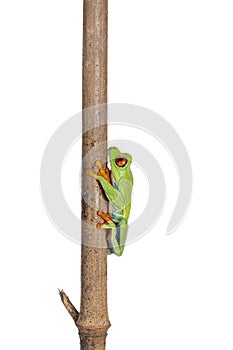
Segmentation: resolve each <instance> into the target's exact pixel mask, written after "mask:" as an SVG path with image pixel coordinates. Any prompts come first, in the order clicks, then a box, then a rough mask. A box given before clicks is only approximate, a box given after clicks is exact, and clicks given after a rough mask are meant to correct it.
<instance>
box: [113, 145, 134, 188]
mask: <svg viewBox="0 0 233 350" xmlns="http://www.w3.org/2000/svg"><path fill="white" fill-rule="evenodd" d="M109 158H110V164H111V171H112V174H113V177H114V179H115V181H116V182H118V181H119V180H120V179H122V178H128V179H129V177H131V176H132V173H131V170H130V165H131V163H132V156H131V155H130V154H129V153H122V152H121V151H120V150H119V149H118V148H117V147H110V148H109Z"/></svg>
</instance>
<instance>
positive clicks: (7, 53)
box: [0, 0, 233, 350]
mask: <svg viewBox="0 0 233 350" xmlns="http://www.w3.org/2000/svg"><path fill="white" fill-rule="evenodd" d="M232 17H233V7H232V1H230V0H229V1H227V0H222V1H210V0H209V1H208V0H197V1H184V0H183V1H181V0H178V1H171V0H170V1H169V0H163V1H152V0H151V1H149V0H146V1H143V2H142V1H136V0H128V1H125V0H118V1H111V0H110V1H109V102H125V103H132V104H138V105H141V106H144V107H147V108H150V109H152V110H154V111H155V112H157V113H158V114H160V115H162V116H163V117H164V118H165V119H166V120H167V121H168V122H169V123H170V124H172V125H173V127H174V128H175V129H176V130H177V132H178V133H179V134H180V136H181V137H182V139H183V141H184V143H185V145H186V147H187V150H188V152H189V155H190V158H191V160H192V166H193V174H194V188H193V198H192V203H191V206H190V209H189V212H188V214H187V216H186V218H185V220H184V221H183V223H182V225H181V226H180V227H179V228H178V229H177V231H176V232H174V233H173V234H172V235H170V236H166V235H165V229H166V225H167V223H168V220H169V218H170V215H171V212H172V208H173V207H174V203H175V200H176V197H175V196H176V194H177V191H178V187H177V186H178V181H177V176H176V172H175V168H174V165H173V163H172V161H171V159H170V158H169V156H168V155H167V152H166V150H165V149H162V148H161V147H160V146H159V145H158V158H157V159H158V160H161V166H162V168H163V170H164V173H165V176H166V181H167V191H168V193H167V204H166V207H165V211H164V214H163V216H162V218H161V220H160V221H159V223H158V225H157V226H156V227H155V229H153V230H152V231H151V232H150V233H149V234H147V235H146V236H145V237H144V238H143V239H141V240H139V241H137V242H136V243H134V244H131V245H129V246H127V248H126V250H125V253H124V255H123V256H122V257H121V258H117V257H115V256H113V257H110V258H109V265H108V281H109V296H108V301H109V315H110V320H111V323H112V327H111V328H110V330H109V335H108V338H107V348H108V349H111V350H116V349H119V348H120V349H135V350H136V349H144V348H145V349H146V348H150V349H159V350H170V349H179V350H187V349H189V350H196V349H200V350H204V349H212V350H215V349H216V350H217V349H219V350H220V349H224V350H232V347H233V337H232V327H233V298H232V296H233V283H232V269H233V254H232V250H233V232H232V197H233V186H232V179H233V168H232V148H233V138H232V117H233V103H232V96H233V65H232V62H233V48H232V41H233V40H232V39H233V38H232V35H233V21H232ZM0 33H1V34H0V35H1V54H0V60H1V65H0V69H1V72H0V84H1V86H0V89H1V91H0V92H1V95H0V96H1V106H0V108H1V110H0V115H1V128H0V132H1V135H0V143H1V145H0V146H1V183H0V198H1V221H0V222H1V245H0V259H1V261H0V263H1V280H0V281H1V292H0V293H1V298H0V303H1V311H0V317H1V337H0V347H1V349H16V348H17V349H25V350H27V349H32V348H33V349H35V350H36V349H38V350H39V349H56V350H59V349H64V348H65V349H69V350H72V349H77V348H78V343H79V339H78V334H77V330H76V329H75V326H74V325H73V323H72V320H71V319H70V316H69V315H68V314H67V313H66V310H65V309H64V308H63V306H62V304H61V302H60V299H59V296H58V294H57V288H64V289H65V291H66V292H67V294H69V296H70V298H71V299H72V301H73V302H74V304H76V305H77V307H78V306H79V296H80V282H79V279H80V272H79V266H80V247H79V246H78V245H77V244H74V243H72V242H71V241H69V240H68V239H66V238H65V237H64V236H62V235H61V234H60V233H58V232H57V230H56V228H55V227H54V226H53V225H52V223H51V222H50V220H49V218H48V217H47V215H46V213H45V211H44V208H43V205H42V202H41V198H40V189H39V172H40V161H41V158H42V154H43V151H44V148H45V146H46V144H47V142H48V140H49V138H50V137H51V135H52V134H53V132H54V131H55V130H56V128H57V127H58V126H59V125H60V124H61V123H63V122H64V121H65V120H66V119H67V118H69V117H71V116H72V115H74V114H75V113H77V112H79V111H80V110H81V49H82V46H81V45H82V42H81V40H82V1H81V0H67V1H55V0H46V1H45V0H41V1H29V0H28V1H27V0H22V1H14V0H11V1H4V2H3V1H2V2H1V7H0ZM117 133H118V132H117ZM131 134H132V135H134V134H133V132H132V133H131ZM115 137H116V138H119V135H116V136H115ZM132 138H133V136H132ZM137 139H138V138H137ZM145 140H146V135H144V138H143V137H141V143H142V145H143V144H144V141H145ZM154 149H156V148H154ZM76 150H77V153H78V147H76ZM151 151H153V150H151ZM73 152H74V151H73ZM156 157H157V155H156ZM67 167H69V169H70V170H68V168H67V170H66V175H65V176H64V179H63V180H64V181H63V182H64V188H66V189H65V190H64V191H66V192H67V196H68V197H69V196H70V198H69V199H68V200H69V201H70V202H71V201H72V200H74V198H76V197H75V194H74V193H73V197H72V196H71V195H70V193H72V191H71V188H72V185H71V187H70V188H69V186H68V187H66V182H67V181H68V180H69V179H73V177H72V176H73V175H72V174H74V172H75V171H77V169H79V156H78V155H77V157H76V163H74V162H73V163H72V162H71V163H70V164H69V165H68V163H67ZM70 181H71V182H72V181H73V180H70ZM139 196H140V194H139ZM71 197H72V198H73V199H72V198H71ZM77 198H78V197H77ZM139 201H140V198H138V197H137V192H136V193H135V195H134V206H135V208H136V207H137V205H139V204H138V203H139Z"/></svg>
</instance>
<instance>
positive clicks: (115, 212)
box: [112, 182, 121, 245]
mask: <svg viewBox="0 0 233 350" xmlns="http://www.w3.org/2000/svg"><path fill="white" fill-rule="evenodd" d="M112 185H113V187H114V188H115V189H116V190H118V186H117V184H116V183H115V182H113V184H112ZM117 213H119V211H118V210H117V209H115V208H114V210H113V218H114V214H116V216H117ZM116 219H118V218H117V217H116ZM120 239H121V225H120V222H119V223H117V224H116V240H117V242H118V244H119V245H120Z"/></svg>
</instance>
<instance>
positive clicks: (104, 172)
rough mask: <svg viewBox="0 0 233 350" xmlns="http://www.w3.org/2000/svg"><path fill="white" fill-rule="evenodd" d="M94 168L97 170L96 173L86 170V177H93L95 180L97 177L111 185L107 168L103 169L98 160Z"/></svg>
mask: <svg viewBox="0 0 233 350" xmlns="http://www.w3.org/2000/svg"><path fill="white" fill-rule="evenodd" d="M95 166H96V168H97V169H98V171H97V173H95V172H94V171H93V170H92V169H88V170H87V175H89V176H91V177H94V178H95V179H98V177H102V178H103V179H105V180H106V181H107V182H108V183H111V179H110V170H109V169H108V167H107V166H106V168H104V166H103V165H102V163H101V161H100V160H97V161H95Z"/></svg>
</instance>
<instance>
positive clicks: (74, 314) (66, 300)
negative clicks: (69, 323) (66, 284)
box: [58, 289, 79, 323]
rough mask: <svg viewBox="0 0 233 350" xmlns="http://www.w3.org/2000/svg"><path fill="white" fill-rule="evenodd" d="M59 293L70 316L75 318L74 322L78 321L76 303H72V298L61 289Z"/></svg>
mask: <svg viewBox="0 0 233 350" xmlns="http://www.w3.org/2000/svg"><path fill="white" fill-rule="evenodd" d="M58 293H59V295H60V297H61V301H62V303H63V304H64V306H65V308H66V310H67V311H68V312H69V314H70V316H71V317H72V318H73V320H74V322H75V323H76V322H77V321H78V317H79V312H78V311H77V310H76V308H75V307H74V305H73V304H72V303H71V301H70V299H69V298H68V296H67V295H66V293H65V292H64V291H63V289H62V290H60V289H58Z"/></svg>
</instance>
